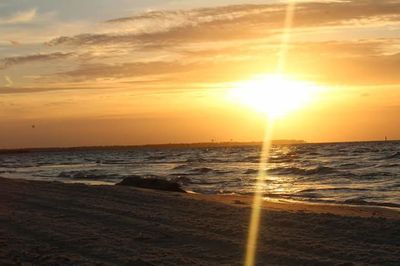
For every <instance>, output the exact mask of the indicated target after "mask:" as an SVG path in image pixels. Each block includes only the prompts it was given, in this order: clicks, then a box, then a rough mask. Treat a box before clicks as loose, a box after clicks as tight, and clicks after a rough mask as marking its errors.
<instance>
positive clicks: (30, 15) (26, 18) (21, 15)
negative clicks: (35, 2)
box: [0, 8, 37, 25]
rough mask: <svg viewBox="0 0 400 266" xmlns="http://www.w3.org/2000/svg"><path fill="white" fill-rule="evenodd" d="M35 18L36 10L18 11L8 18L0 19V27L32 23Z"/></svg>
mask: <svg viewBox="0 0 400 266" xmlns="http://www.w3.org/2000/svg"><path fill="white" fill-rule="evenodd" d="M36 17H37V10H36V8H32V9H28V10H24V11H18V12H16V13H14V14H11V15H10V16H8V17H4V18H0V25H9V24H25V23H29V22H32V21H33V20H34V19H35V18H36Z"/></svg>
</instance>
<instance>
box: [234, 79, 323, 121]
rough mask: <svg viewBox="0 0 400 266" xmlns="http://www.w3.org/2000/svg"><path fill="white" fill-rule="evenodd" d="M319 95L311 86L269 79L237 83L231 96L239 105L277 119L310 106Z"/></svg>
mask: <svg viewBox="0 0 400 266" xmlns="http://www.w3.org/2000/svg"><path fill="white" fill-rule="evenodd" d="M316 91H317V86H316V85H314V84H312V83H311V82H305V81H299V80H294V79H290V78H287V77H285V76H282V75H266V76H261V77H257V78H254V79H252V80H249V81H244V82H238V83H235V84H234V85H233V88H232V89H231V90H230V92H229V95H230V97H231V98H232V99H233V100H235V101H236V102H239V103H240V104H243V105H245V106H247V107H250V108H252V109H254V110H256V111H258V112H261V113H264V114H266V115H268V116H270V117H272V118H277V117H282V116H284V115H286V114H287V113H289V112H291V111H293V110H296V109H299V108H301V107H303V106H305V105H307V104H308V103H309V102H310V101H311V100H312V98H313V97H314V95H315V93H316Z"/></svg>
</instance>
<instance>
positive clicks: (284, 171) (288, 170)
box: [268, 166, 337, 175]
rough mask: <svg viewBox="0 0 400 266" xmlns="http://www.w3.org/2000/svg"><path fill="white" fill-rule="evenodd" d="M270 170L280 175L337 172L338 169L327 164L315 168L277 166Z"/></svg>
mask: <svg viewBox="0 0 400 266" xmlns="http://www.w3.org/2000/svg"><path fill="white" fill-rule="evenodd" d="M268 172H269V173H272V174H280V175H290V174H292V175H318V174H333V173H337V170H336V169H334V168H331V167H326V166H317V167H314V168H298V167H277V168H272V169H269V170H268Z"/></svg>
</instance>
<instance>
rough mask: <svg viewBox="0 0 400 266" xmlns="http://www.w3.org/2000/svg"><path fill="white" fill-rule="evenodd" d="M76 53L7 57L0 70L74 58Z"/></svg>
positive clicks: (1, 62)
mask: <svg viewBox="0 0 400 266" xmlns="http://www.w3.org/2000/svg"><path fill="white" fill-rule="evenodd" d="M73 55H74V53H62V52H56V53H49V54H34V55H25V56H14V57H5V58H3V59H0V69H5V68H8V67H11V66H13V65H18V64H25V63H31V62H43V61H49V60H57V59H65V58H68V57H71V56H73Z"/></svg>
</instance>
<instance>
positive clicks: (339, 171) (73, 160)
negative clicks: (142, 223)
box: [0, 142, 400, 208]
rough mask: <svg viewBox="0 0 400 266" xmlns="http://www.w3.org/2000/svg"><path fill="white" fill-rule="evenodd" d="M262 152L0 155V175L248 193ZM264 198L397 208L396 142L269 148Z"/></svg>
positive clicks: (399, 167)
mask: <svg viewBox="0 0 400 266" xmlns="http://www.w3.org/2000/svg"><path fill="white" fill-rule="evenodd" d="M260 150H261V147H259V146H245V147H243V146H242V147H217V148H158V149H156V148H147V149H144V148H142V149H139V148H132V149H115V150H110V149H107V150H87V151H84V150H83V151H57V152H56V151H52V152H29V153H18V154H17V153H15V154H12V153H10V154H0V176H2V177H7V178H24V179H31V180H46V181H61V182H81V183H89V184H94V185H96V184H115V183H117V182H119V181H121V180H122V179H123V178H125V177H127V176H131V175H140V176H143V177H154V176H156V177H159V178H164V179H167V180H174V181H176V182H179V183H180V184H181V185H182V186H183V188H184V189H186V190H189V191H193V192H197V193H205V194H216V193H222V194H232V193H235V194H245V195H248V194H252V193H253V191H254V188H255V187H254V184H255V181H256V178H257V169H258V163H259V155H260ZM266 170H267V172H268V177H267V178H266V180H265V187H264V188H263V190H264V193H265V194H264V195H265V197H266V198H273V199H278V200H296V201H307V202H317V203H318V202H320V203H336V204H356V205H380V206H387V207H395V208H400V142H365V143H336V144H297V145H278V146H274V147H273V149H272V153H271V160H270V162H269V164H268V167H267V169H266Z"/></svg>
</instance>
